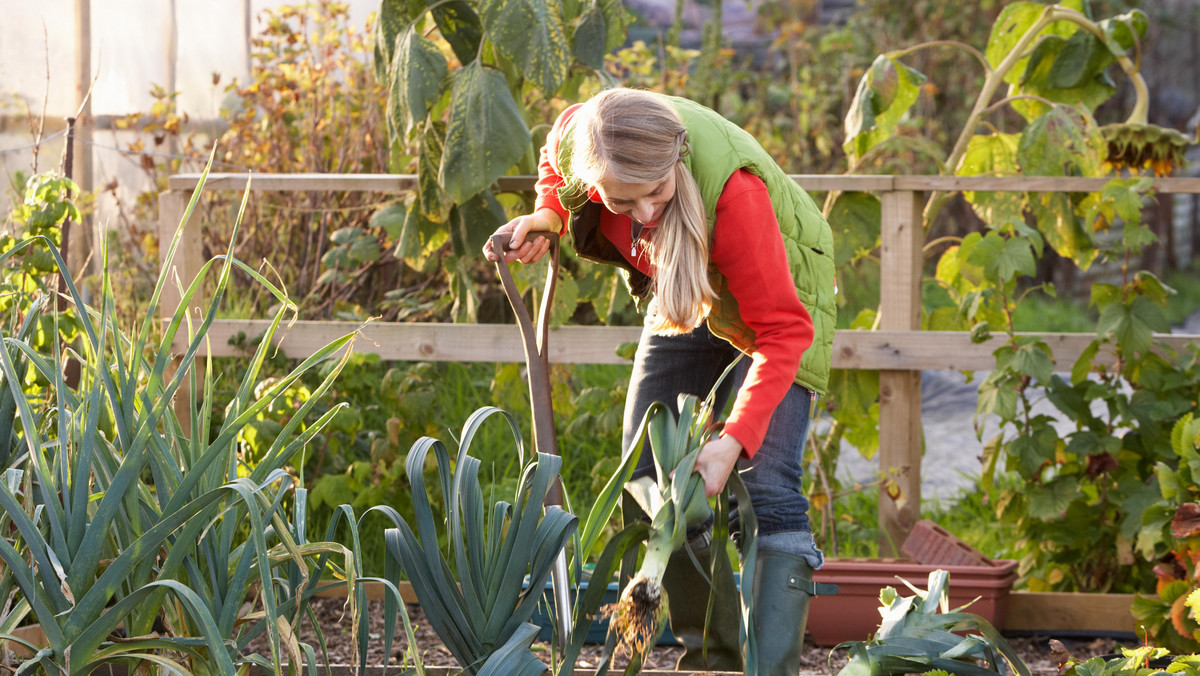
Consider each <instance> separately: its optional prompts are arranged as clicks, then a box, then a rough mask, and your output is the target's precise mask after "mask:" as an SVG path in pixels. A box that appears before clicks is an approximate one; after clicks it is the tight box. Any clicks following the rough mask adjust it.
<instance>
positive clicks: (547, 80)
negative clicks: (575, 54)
mask: <svg viewBox="0 0 1200 676" xmlns="http://www.w3.org/2000/svg"><path fill="white" fill-rule="evenodd" d="M482 13H483V28H484V32H485V33H486V35H487V38H488V40H490V41H491V43H492V45H493V46H494V47H495V49H496V51H497V52H499V53H500V54H502V55H504V57H505V58H506V59H508V60H509V61H511V62H512V63H513V64H514V65H515V66H516V67H517V68H519V69H520V71H521V73H523V74H524V75H525V77H527V78H529V79H530V80H532V81H533V82H534V83H535V84H536V85H537V86H538V87H539V88H541V90H542V92H543V93H544V94H545V95H546V96H547V97H549V96H552V95H553V94H554V93H555V92H557V91H558V88H559V86H560V85H561V84H562V83H563V80H565V79H566V78H567V69H568V68H570V66H571V50H570V47H569V45H568V44H567V36H566V32H565V30H564V26H563V18H562V7H561V6H560V4H559V2H558V0H484V2H483V7H482Z"/></svg>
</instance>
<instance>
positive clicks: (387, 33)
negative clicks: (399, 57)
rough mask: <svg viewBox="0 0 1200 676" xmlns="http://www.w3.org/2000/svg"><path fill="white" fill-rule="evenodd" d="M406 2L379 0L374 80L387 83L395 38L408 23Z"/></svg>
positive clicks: (376, 22) (404, 0)
mask: <svg viewBox="0 0 1200 676" xmlns="http://www.w3.org/2000/svg"><path fill="white" fill-rule="evenodd" d="M408 12H409V2H408V0H381V2H380V3H379V16H378V18H377V19H376V20H375V80H376V81H377V82H388V73H389V72H390V71H391V65H392V54H393V48H394V47H395V45H396V36H397V35H399V34H400V32H401V31H403V30H404V27H405V26H406V25H407V24H408V23H409V19H410V16H409V14H408Z"/></svg>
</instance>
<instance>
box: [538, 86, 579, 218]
mask: <svg viewBox="0 0 1200 676" xmlns="http://www.w3.org/2000/svg"><path fill="white" fill-rule="evenodd" d="M580 105H582V104H579V103H576V104H575V105H573V106H570V107H569V108H567V109H566V110H564V111H563V112H562V114H561V115H559V116H558V119H557V120H555V121H554V126H553V127H551V128H550V133H549V134H547V135H546V143H545V144H543V145H542V153H541V159H540V160H538V180H537V183H535V184H534V186H533V189H534V191H535V192H536V193H537V198H536V199H535V200H534V202H533V210H534V211H537V210H538V209H551V210H553V211H554V212H555V213H557V214H558V217H559V218H560V219H562V224H563V229H562V232H561V233H559V234H565V233H566V231H567V222H568V220H569V217H570V214H569V213H567V210H566V209H564V208H563V205H562V204H561V203H560V202H559V201H558V188H559V186H561V185H562V184H563V177H562V172H561V171H560V170H559V168H558V144H559V141H561V140H562V135H563V130H564V129H565V128H566V126H567V122H568V121H569V120H570V119H571V116H572V115H574V114H575V111H576V110H578V109H579V106H580Z"/></svg>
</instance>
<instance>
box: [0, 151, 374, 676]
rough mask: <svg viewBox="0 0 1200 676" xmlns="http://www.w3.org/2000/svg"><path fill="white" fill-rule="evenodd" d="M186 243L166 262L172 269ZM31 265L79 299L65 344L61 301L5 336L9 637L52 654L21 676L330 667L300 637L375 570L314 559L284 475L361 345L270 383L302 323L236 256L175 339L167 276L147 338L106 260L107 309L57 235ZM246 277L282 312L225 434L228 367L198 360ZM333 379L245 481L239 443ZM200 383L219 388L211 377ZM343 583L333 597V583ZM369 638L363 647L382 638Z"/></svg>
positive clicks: (31, 250)
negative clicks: (46, 344) (316, 613)
mask: <svg viewBox="0 0 1200 676" xmlns="http://www.w3.org/2000/svg"><path fill="white" fill-rule="evenodd" d="M214 152H215V151H214ZM204 175H205V176H207V171H206V172H205V174H204ZM201 191H202V189H201V188H198V189H197V190H196V191H195V193H194V195H193V197H192V200H191V203H190V204H189V205H188V207H187V210H186V213H185V216H184V221H183V223H185V224H186V222H187V218H188V217H189V216H190V215H191V213H192V211H193V209H194V208H195V205H196V202H197V200H198V196H199V195H200V194H201ZM247 194H248V193H247ZM242 209H243V210H244V209H245V199H243V202H242ZM239 222H240V214H239ZM182 228H183V225H182V224H181V226H180V228H179V231H177V233H176V235H175V237H174V239H173V240H172V241H171V244H170V247H169V249H168V250H167V251H165V252H164V256H163V257H164V260H167V261H169V260H171V259H172V257H173V254H174V252H175V249H176V247H177V246H178V244H179V241H180V232H181V231H182ZM234 232H235V234H236V227H235V230H234ZM230 246H231V247H232V242H231V244H230ZM29 255H38V256H42V255H49V256H51V257H52V258H53V260H54V261H55V262H56V263H57V269H58V270H61V271H64V272H63V274H64V281H65V285H64V286H65V289H66V291H65V294H63V296H64V297H65V302H66V303H67V304H68V305H69V307H70V309H71V310H72V311H73V313H74V320H75V322H77V324H78V326H79V338H78V339H77V340H76V341H74V342H71V343H66V345H65V346H64V345H63V344H62V341H60V340H59V339H58V336H60V335H61V334H60V332H59V328H60V326H59V319H60V314H59V312H58V303H55V302H53V300H54V298H55V294H54V293H52V292H49V291H45V292H43V293H42V294H41V295H40V297H37V298H34V299H33V301H32V302H30V303H26V304H13V305H12V306H11V307H23V308H25V309H26V310H27V313H26V314H25V316H24V317H19V318H18V317H11V316H10V317H9V321H7V322H5V324H6V326H8V327H12V326H19V327H20V328H18V329H17V330H11V329H10V328H5V329H4V330H3V332H2V334H0V338H2V340H3V345H2V348H0V380H2V383H0V442H2V443H0V446H4V447H5V452H3V453H0V457H3V458H4V459H5V466H4V467H3V468H0V469H2V470H3V475H2V477H0V479H2V480H0V513H2V514H3V517H2V523H0V525H2V526H3V530H2V531H0V591H4V592H5V597H4V598H2V599H0V638H4V639H8V640H10V641H15V642H17V643H22V642H21V641H19V640H16V639H14V638H12V637H11V636H10V633H11V631H12V630H13V629H14V628H15V627H16V626H18V625H19V624H21V623H22V622H24V621H30V620H33V621H36V622H38V623H40V625H41V629H42V631H43V632H44V633H45V637H46V644H45V645H30V644H25V647H26V648H28V649H29V650H30V652H32V653H33V657H31V658H30V659H28V660H27V661H25V662H24V664H22V665H21V666H20V668H19V670H18V673H29V674H32V673H62V674H86V673H89V672H91V671H92V670H93V669H95V668H96V667H97V666H100V665H102V664H105V663H124V664H127V665H130V666H131V667H137V668H150V669H154V668H158V669H159V671H160V672H162V673H177V674H185V673H192V674H229V675H232V674H234V673H237V672H238V671H245V670H246V668H248V666H249V665H251V664H257V665H260V666H262V667H264V668H267V669H269V670H271V672H272V673H280V674H281V673H286V671H287V666H285V665H290V666H291V668H293V669H297V670H298V669H299V668H300V667H301V665H302V664H304V663H307V664H308V666H309V669H310V670H312V669H314V668H315V666H314V665H315V661H316V659H315V658H316V655H315V650H314V648H313V647H311V646H309V645H304V644H302V643H300V642H299V640H298V639H297V629H298V626H297V625H298V624H299V623H300V622H301V621H302V620H303V619H304V618H305V617H306V616H308V617H312V613H311V610H310V609H309V608H308V605H307V600H308V599H309V598H311V596H312V595H313V594H315V593H317V592H318V591H320V590H321V589H323V588H328V587H330V586H333V585H353V584H355V583H356V579H355V578H356V575H357V574H358V573H359V570H360V569H359V568H358V566H357V564H356V562H355V556H354V551H353V549H354V548H353V547H349V548H347V547H345V546H343V545H341V544H337V543H333V542H328V541H324V542H322V541H316V542H309V541H308V539H307V537H306V534H305V528H304V508H305V502H306V500H305V497H306V496H305V492H304V491H303V490H299V489H295V487H294V480H293V478H292V477H291V476H290V475H289V474H288V473H287V472H285V470H284V468H285V466H286V465H287V464H288V462H289V460H290V459H292V458H293V456H295V455H296V454H297V453H301V452H303V451H304V449H305V447H306V445H307V444H308V443H310V442H311V441H312V440H313V439H314V437H316V436H317V435H318V434H320V433H321V431H322V429H323V428H324V427H325V426H326V424H327V423H328V422H329V421H330V420H331V419H332V417H333V416H334V415H335V414H336V412H337V408H336V407H335V408H334V409H333V410H331V411H329V412H327V413H326V414H324V415H322V416H320V417H319V419H317V420H316V421H315V422H306V419H307V418H308V417H309V415H308V414H309V413H310V412H311V411H312V410H313V406H314V405H315V404H316V403H317V401H318V400H319V399H320V398H321V397H322V396H323V395H325V393H326V392H327V391H328V390H329V388H330V387H331V385H332V383H333V382H334V379H335V378H336V377H337V374H338V372H339V371H340V370H341V366H342V364H344V363H345V360H346V358H347V355H348V354H349V350H350V348H351V347H352V344H353V342H354V338H355V334H349V335H346V336H343V337H341V338H338V339H337V340H335V341H333V342H332V343H330V344H328V345H326V346H325V347H324V348H322V349H320V350H318V351H317V353H316V354H314V355H313V356H312V357H310V358H308V359H306V360H304V361H303V362H302V363H300V364H299V365H297V366H296V367H295V368H294V370H292V371H291V372H290V373H289V374H287V375H286V376H284V377H282V378H278V379H275V380H271V381H265V382H264V383H262V384H260V383H259V379H260V375H261V371H260V369H261V367H262V365H263V362H264V359H265V358H266V356H267V354H268V352H269V351H270V350H272V349H274V348H273V347H272V342H273V339H274V338H275V335H276V332H277V330H278V328H279V327H280V325H281V323H282V320H283V319H284V317H285V316H286V313H288V312H289V311H292V310H294V305H293V304H292V303H291V301H290V300H289V299H288V297H287V295H286V293H285V292H284V291H282V290H281V289H279V288H277V287H275V286H274V285H272V284H271V283H270V282H269V281H267V280H266V279H265V278H263V277H262V276H261V275H259V274H258V273H257V272H255V270H254V269H253V268H250V267H249V266H246V265H245V264H243V263H241V262H240V261H237V260H235V259H234V258H232V256H230V255H229V254H226V255H224V256H218V257H217V258H216V259H214V260H213V261H209V262H208V263H207V264H206V265H205V266H204V267H203V269H202V270H201V271H200V273H199V274H198V275H197V278H196V280H194V281H192V282H191V284H190V286H189V287H188V288H187V289H186V290H184V291H183V294H182V302H181V304H180V310H178V311H177V312H176V313H175V314H174V316H173V317H171V318H170V320H169V321H167V322H166V323H165V325H164V324H163V322H162V320H160V318H159V316H158V314H157V305H158V300H159V298H160V296H161V294H162V291H163V288H164V286H165V285H166V283H167V279H168V272H167V269H166V266H164V269H163V271H162V273H161V274H160V276H159V278H158V281H157V284H156V286H155V288H154V293H153V297H152V298H151V301H150V303H149V305H148V307H147V309H146V312H145V315H144V317H143V318H142V320H141V323H140V326H139V327H136V332H135V333H133V334H132V335H130V334H127V333H126V332H125V331H123V330H122V327H120V326H118V325H117V322H116V319H115V317H116V313H115V300H114V296H113V290H112V287H111V285H110V276H109V273H108V268H107V261H105V269H104V271H103V273H102V275H101V279H100V282H101V284H102V287H101V290H100V293H99V294H98V295H97V297H96V303H95V304H94V305H89V304H88V303H86V302H85V300H84V296H83V294H82V293H81V292H80V290H79V288H78V287H77V286H76V284H75V283H74V281H73V280H71V279H70V277H69V275H66V273H65V270H66V265H65V263H64V261H63V259H62V257H61V255H60V253H59V251H58V250H57V249H56V248H55V246H54V244H53V242H52V241H51V239H49V238H47V237H45V236H38V237H34V238H30V239H26V240H23V241H21V242H19V243H17V244H15V245H14V246H12V247H11V248H9V249H8V250H7V251H5V252H4V253H3V254H2V255H0V266H6V265H7V266H11V265H14V264H15V263H16V261H17V260H18V258H19V257H21V256H29ZM101 260H105V259H104V256H103V254H102V256H101ZM235 268H236V269H240V270H241V271H243V272H244V273H246V274H247V275H249V276H250V277H251V278H252V279H253V280H255V281H256V282H257V283H259V284H261V285H262V286H263V288H264V289H265V290H266V291H267V292H269V293H271V294H272V295H273V296H274V297H275V299H276V300H277V301H278V306H279V307H280V308H281V309H280V311H279V312H278V313H277V314H276V315H275V316H274V318H273V321H272V322H271V323H270V326H269V328H268V329H267V330H266V333H265V335H264V336H263V340H262V341H261V343H260V345H259V348H258V350H257V351H256V352H255V353H254V355H253V356H252V357H251V358H250V360H249V364H248V365H247V366H246V369H245V371H244V372H243V373H241V374H240V377H241V380H240V385H239V386H238V388H237V390H236V394H235V396H234V397H233V400H232V401H231V402H230V403H229V405H228V407H227V409H226V410H225V412H224V421H223V422H221V423H220V424H219V425H218V424H214V417H213V415H212V414H213V410H212V405H213V404H212V402H213V397H212V392H213V382H214V380H215V378H216V377H217V376H216V375H215V374H214V369H213V365H212V363H211V360H208V361H205V362H203V363H199V362H198V361H197V359H196V356H197V352H198V351H199V349H200V347H201V345H203V343H204V341H205V340H206V332H207V329H208V328H209V326H210V325H211V323H212V321H213V319H214V318H215V316H216V313H217V309H218V307H219V306H220V304H221V301H222V299H223V297H224V296H225V293H226V289H227V288H228V284H229V279H230V275H231V274H232V273H233V271H234V270H235ZM213 274H215V275H216V281H215V284H214V285H213V291H212V296H211V297H212V303H211V305H210V306H209V307H208V309H207V310H205V311H204V312H203V313H202V314H201V315H200V316H199V317H198V322H197V324H196V325H194V326H193V324H192V317H191V316H190V315H189V313H188V311H187V309H188V308H189V307H190V306H191V305H192V304H193V303H195V302H196V300H194V299H196V298H197V292H198V290H199V289H200V288H201V285H202V284H204V283H205V282H206V281H210V278H211V277H212V275H213ZM43 288H44V287H43ZM18 320H19V321H18ZM35 325H36V326H42V327H44V328H45V327H49V329H50V330H51V331H52V332H53V335H54V336H55V339H54V340H52V341H50V345H51V347H50V348H49V350H48V351H49V354H47V350H45V349H43V350H39V349H36V348H35V346H34V345H33V344H32V343H31V342H30V340H29V337H30V330H29V328H28V327H31V326H35ZM339 353H340V357H339ZM68 358H73V359H74V360H76V361H78V363H79V364H80V373H79V379H78V383H77V384H74V383H72V384H68V383H67V382H66V381H65V379H64V364H65V363H66V361H67V359H68ZM327 362H333V363H334V364H335V366H334V367H333V368H331V369H329V371H328V375H327V376H326V377H324V379H323V380H322V381H321V382H320V385H319V386H317V387H316V388H315V389H314V390H313V394H312V397H311V398H310V399H309V400H307V401H305V402H302V403H300V404H299V405H298V406H297V407H296V409H295V410H293V411H291V412H290V413H291V415H290V417H289V419H288V420H286V421H282V422H283V425H282V430H281V432H280V434H279V435H278V437H277V438H276V439H275V441H274V443H273V444H272V445H271V447H270V449H269V450H268V451H267V452H266V453H265V454H263V456H262V457H261V459H260V460H259V461H258V463H257V464H256V465H254V466H248V465H247V464H245V463H244V462H243V461H242V459H241V457H240V454H239V446H240V445H239V434H240V433H241V432H242V430H243V429H244V428H245V426H246V425H247V423H249V422H250V421H253V420H254V419H255V418H256V416H258V415H260V414H261V413H262V412H263V411H265V410H269V406H270V404H271V402H272V401H273V400H274V399H275V398H276V397H277V396H279V395H280V394H281V393H282V392H284V391H285V390H286V388H287V387H288V386H290V385H292V384H293V383H295V382H296V381H298V380H299V379H300V378H301V377H303V376H305V375H306V374H309V373H310V372H313V371H314V369H316V368H317V367H318V365H321V364H323V363H327ZM201 368H202V369H204V378H203V386H200V385H199V378H198V377H197V375H196V374H197V371H198V370H199V369H201ZM220 377H222V378H228V377H231V374H229V373H228V372H225V373H222V374H221V375H220ZM182 392H189V393H190V394H191V401H196V402H202V403H201V404H200V406H199V407H198V408H196V407H192V410H190V411H189V412H188V413H187V414H186V415H185V418H184V419H183V420H181V419H180V418H179V417H178V416H177V414H176V413H175V411H174V408H173V399H174V397H175V396H176V395H177V394H179V393H182ZM189 431H190V432H189ZM289 512H290V513H289ZM326 574H327V575H329V576H331V577H332V578H333V579H332V581H329V582H325V583H322V582H321V578H322V576H323V575H326ZM352 601H353V597H352ZM352 610H353V608H352ZM352 617H354V618H358V615H357V614H353V613H352ZM314 624H315V622H314ZM360 631H361V635H363V636H365V631H366V627H365V625H364V626H362V627H360ZM264 633H265V634H266V636H267V639H268V640H267V643H268V644H269V646H270V654H269V655H259V654H256V653H253V651H251V649H250V647H249V646H250V643H251V641H253V640H254V639H255V638H256V637H259V636H261V635H263V634H264Z"/></svg>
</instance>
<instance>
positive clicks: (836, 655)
mask: <svg viewBox="0 0 1200 676" xmlns="http://www.w3.org/2000/svg"><path fill="white" fill-rule="evenodd" d="M344 603H345V601H344V600H342V599H336V598H318V599H314V603H313V608H314V610H315V612H316V614H317V618H318V621H319V622H320V624H321V627H322V629H323V630H324V632H325V642H326V646H327V647H328V649H329V663H330V664H350V663H351V662H352V656H353V652H354V650H355V641H354V639H353V637H352V636H351V634H350V618H349V617H347V616H346V615H345V613H344V612H343V605H344ZM370 603H371V608H370V612H369V613H368V616H369V617H370V618H371V619H370V621H371V644H370V647H369V659H370V663H371V664H373V665H381V664H383V663H384V655H383V640H382V638H381V637H382V633H383V604H382V602H378V601H372V602H370ZM407 611H408V616H409V619H410V620H411V621H412V624H413V631H414V634H415V636H416V639H417V646H418V653H419V654H420V655H421V657H422V660H423V664H425V666H428V667H439V666H440V667H454V666H457V662H455V660H454V658H453V657H452V656H451V654H450V651H448V650H446V648H445V647H444V646H443V645H442V642H441V641H440V640H439V639H438V637H437V635H436V634H435V633H434V632H433V630H432V629H431V628H430V627H429V625H428V623H427V622H426V621H425V615H424V613H422V612H421V608H420V606H418V605H409V606H407ZM1051 638H1055V637H1050V636H1038V637H1009V639H1008V640H1009V642H1010V643H1011V644H1012V645H1013V647H1014V648H1015V649H1016V651H1017V654H1018V655H1020V656H1021V658H1022V659H1023V660H1024V661H1025V663H1026V664H1027V665H1028V666H1029V668H1030V670H1031V671H1032V672H1033V674H1035V675H1036V676H1057V674H1058V673H1059V670H1058V660H1057V659H1056V658H1055V657H1053V656H1052V655H1051V652H1050V644H1049V641H1050V639H1051ZM1057 638H1058V639H1059V640H1060V641H1062V643H1064V644H1065V646H1066V649H1067V650H1068V651H1069V652H1070V653H1071V654H1072V655H1073V656H1074V657H1076V658H1087V657H1092V656H1095V655H1106V654H1112V653H1117V652H1120V645H1121V644H1120V643H1118V642H1117V641H1115V640H1113V639H1111V638H1094V637H1092V638H1078V637H1074V638H1069V637H1057ZM300 640H301V641H304V642H308V643H310V645H313V646H314V647H316V646H317V645H319V644H318V643H317V641H316V636H315V632H314V631H313V629H312V627H311V626H310V625H309V624H308V623H305V625H304V626H303V627H302V629H301V632H300ZM407 646H408V642H407V640H406V639H405V636H404V628H403V627H402V626H398V627H397V632H396V639H395V642H394V643H393V645H392V656H391V660H390V664H393V665H396V664H398V663H399V660H401V659H402V658H403V657H404V653H405V651H406V649H407ZM258 649H259V650H260V654H266V652H265V651H267V650H269V649H267V648H265V646H263V647H260V648H258ZM534 649H535V650H536V651H542V652H543V654H545V655H546V656H547V657H546V659H544V660H543V661H545V662H549V661H550V660H549V655H550V650H551V647H550V645H549V644H547V643H544V642H539V643H535V644H534ZM602 650H603V646H600V645H590V644H589V645H585V646H584V650H583V653H582V654H581V655H580V658H579V660H578V662H577V663H576V667H578V668H580V669H588V668H594V667H596V666H597V664H598V663H599V661H600V659H601V656H602ZM682 653H683V649H682V648H679V647H674V646H666V645H660V646H658V647H657V648H655V649H654V650H653V651H652V652H651V654H650V659H649V660H648V661H647V663H646V664H645V665H644V667H643V668H644V669H645V670H655V671H672V670H674V668H675V663H676V661H678V659H679V656H680V655H681V654H682ZM845 663H846V650H845V649H844V648H843V649H836V650H832V651H831V650H830V649H829V648H823V647H819V646H815V645H813V644H812V643H811V642H809V641H805V646H804V655H803V658H802V663H801V669H802V672H801V673H802V674H805V675H808V674H814V675H815V674H831V673H832V674H836V673H837V672H838V670H840V669H841V667H842V666H843V665H845ZM624 666H625V661H624V660H622V659H620V658H617V659H616V660H614V664H613V667H614V670H615V668H616V667H620V668H624ZM610 673H612V671H610ZM617 673H619V672H617Z"/></svg>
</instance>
